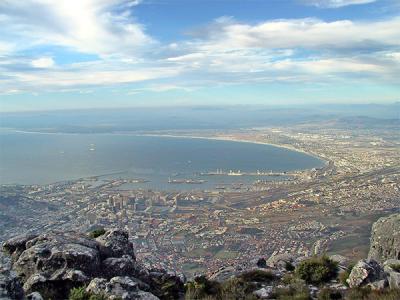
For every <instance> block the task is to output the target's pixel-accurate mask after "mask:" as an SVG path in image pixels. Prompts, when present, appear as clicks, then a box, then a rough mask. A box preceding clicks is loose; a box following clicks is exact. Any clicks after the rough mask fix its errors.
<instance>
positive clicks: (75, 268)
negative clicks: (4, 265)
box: [13, 231, 102, 299]
mask: <svg viewBox="0 0 400 300" xmlns="http://www.w3.org/2000/svg"><path fill="white" fill-rule="evenodd" d="M25 246H26V249H25V250H24V251H23V252H22V253H21V254H20V255H19V256H18V259H17V260H16V261H15V262H14V263H13V269H14V270H15V271H16V272H17V274H18V275H19V276H20V278H21V279H22V281H23V282H24V289H25V291H26V292H28V293H30V292H34V291H38V292H40V293H41V295H42V296H43V297H45V298H52V299H62V298H65V297H67V295H68V292H69V289H70V288H73V287H76V286H80V285H82V284H85V283H87V282H88V281H89V277H92V276H95V275H97V274H98V273H99V272H101V271H102V269H101V267H100V266H101V261H100V252H99V245H98V244H97V242H96V241H94V240H93V239H90V238H89V237H87V236H86V235H83V234H80V233H77V232H60V231H53V232H49V233H46V234H42V235H39V236H37V237H35V238H33V239H30V240H29V241H27V242H26V243H25Z"/></svg>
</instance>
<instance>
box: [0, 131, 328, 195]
mask: <svg viewBox="0 0 400 300" xmlns="http://www.w3.org/2000/svg"><path fill="white" fill-rule="evenodd" d="M0 135H1V141H2V143H1V147H0V161H1V164H0V183H1V184H12V183H17V184H47V183H53V182H58V181H63V180H70V179H78V178H81V177H89V176H95V175H96V176H98V175H104V174H110V173H118V174H115V175H112V177H114V178H115V177H121V178H130V179H139V178H140V179H145V180H148V181H149V182H147V183H140V184H131V187H132V188H135V187H136V188H153V189H178V190H179V189H200V188H201V189H205V188H212V187H213V186H214V187H215V184H218V183H222V182H224V183H231V182H242V183H250V182H252V181H254V180H256V179H265V177H264V178H257V177H255V176H238V177H239V178H233V177H235V176H221V177H220V176H206V177H207V178H205V177H202V179H205V180H207V182H206V183H204V184H198V185H189V184H179V185H177V184H169V183H168V178H169V177H170V176H176V177H179V178H195V177H196V176H195V173H198V172H210V171H215V170H216V169H223V170H226V171H228V170H234V171H237V170H241V171H242V172H251V171H253V172H255V171H257V170H260V171H274V172H281V171H291V170H300V169H310V168H315V167H321V166H322V165H323V162H322V161H321V160H319V159H317V158H315V157H312V156H309V155H306V154H304V153H299V152H295V151H291V150H288V149H284V148H279V147H274V146H270V145H261V144H252V143H241V142H232V141H217V140H207V139H188V138H173V137H157V136H139V135H128V134H119V135H118V134H40V133H19V132H15V131H14V132H12V131H3V132H1V133H0ZM217 177H218V178H217ZM228 177H229V178H228ZM197 178H199V176H197Z"/></svg>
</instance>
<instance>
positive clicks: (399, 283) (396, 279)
mask: <svg viewBox="0 0 400 300" xmlns="http://www.w3.org/2000/svg"><path fill="white" fill-rule="evenodd" d="M388 281H389V286H390V288H391V289H398V288H400V273H399V272H389V274H388Z"/></svg>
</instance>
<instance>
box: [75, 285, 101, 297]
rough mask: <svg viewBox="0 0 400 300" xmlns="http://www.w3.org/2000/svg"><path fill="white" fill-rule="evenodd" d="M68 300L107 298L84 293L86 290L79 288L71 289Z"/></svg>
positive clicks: (82, 287)
mask: <svg viewBox="0 0 400 300" xmlns="http://www.w3.org/2000/svg"><path fill="white" fill-rule="evenodd" d="M68 300H107V297H105V296H103V295H97V294H93V293H89V292H86V288H85V287H84V286H81V287H78V288H73V289H71V291H70V293H69V298H68Z"/></svg>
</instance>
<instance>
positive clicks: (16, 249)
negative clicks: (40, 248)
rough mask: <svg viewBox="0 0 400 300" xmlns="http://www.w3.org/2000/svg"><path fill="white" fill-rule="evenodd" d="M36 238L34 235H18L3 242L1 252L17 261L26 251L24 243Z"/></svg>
mask: <svg viewBox="0 0 400 300" xmlns="http://www.w3.org/2000/svg"><path fill="white" fill-rule="evenodd" d="M36 237H37V235H34V234H23V235H18V236H16V237H13V238H11V239H9V240H8V241H6V242H4V243H3V250H4V252H6V253H7V254H8V255H10V256H12V257H13V258H14V259H17V258H18V257H19V255H20V254H21V253H22V252H23V251H24V250H25V249H26V243H27V242H28V241H30V240H32V239H34V238H36Z"/></svg>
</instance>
